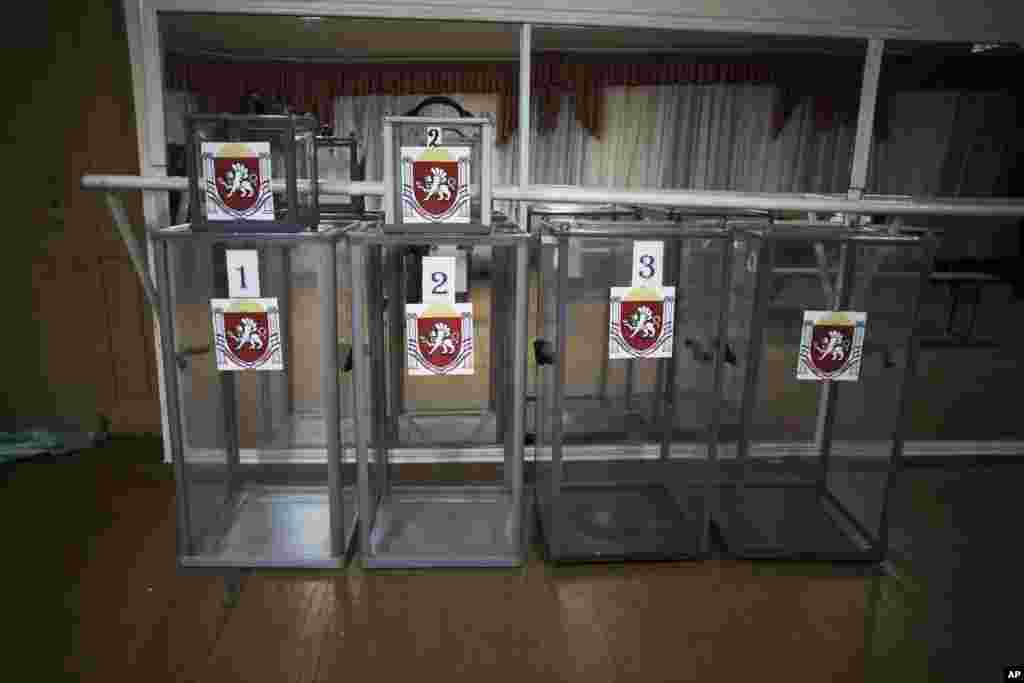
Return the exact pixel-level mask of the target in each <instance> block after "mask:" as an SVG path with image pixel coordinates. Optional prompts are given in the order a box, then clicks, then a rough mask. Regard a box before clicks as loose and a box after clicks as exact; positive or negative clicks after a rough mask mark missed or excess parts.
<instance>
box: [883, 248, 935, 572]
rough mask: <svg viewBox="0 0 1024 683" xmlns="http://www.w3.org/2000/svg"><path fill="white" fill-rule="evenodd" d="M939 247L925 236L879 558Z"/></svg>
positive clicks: (885, 546)
mask: <svg viewBox="0 0 1024 683" xmlns="http://www.w3.org/2000/svg"><path fill="white" fill-rule="evenodd" d="M937 246H938V241H937V240H936V239H935V237H934V236H933V235H926V236H925V247H924V248H925V254H924V258H923V259H922V262H921V270H920V273H921V275H920V279H919V280H918V285H917V292H915V294H914V303H913V306H912V308H911V311H912V313H911V318H910V339H909V340H908V341H907V354H906V359H905V361H906V362H905V365H904V368H903V377H902V379H901V381H900V388H899V403H898V405H899V407H898V409H897V411H898V412H897V417H896V425H895V427H894V428H893V435H892V451H891V455H890V457H889V471H888V476H887V477H886V481H885V492H884V493H883V494H882V514H881V515H880V517H879V525H880V528H879V530H878V547H877V549H876V550H877V552H878V557H877V559H878V560H882V559H884V555H885V553H886V551H887V550H888V548H889V500H890V497H891V495H892V490H893V488H894V479H895V478H896V476H898V473H899V472H900V471H901V470H902V467H903V431H904V428H905V427H904V425H905V423H906V420H907V411H908V410H909V408H910V396H911V389H912V387H911V383H912V381H913V379H914V375H915V373H916V372H917V356H918V352H919V350H920V335H919V333H918V325H919V322H920V318H921V302H922V300H923V299H924V292H925V290H926V289H927V287H928V281H929V278H930V277H931V273H932V268H933V267H934V263H935V251H936V248H937Z"/></svg>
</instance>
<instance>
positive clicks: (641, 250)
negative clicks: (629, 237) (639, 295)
mask: <svg viewBox="0 0 1024 683" xmlns="http://www.w3.org/2000/svg"><path fill="white" fill-rule="evenodd" d="M664 253H665V243H664V242H634V243H633V283H632V284H633V286H634V287H661V285H662V280H663V277H662V274H661V263H662V257H663V256H664Z"/></svg>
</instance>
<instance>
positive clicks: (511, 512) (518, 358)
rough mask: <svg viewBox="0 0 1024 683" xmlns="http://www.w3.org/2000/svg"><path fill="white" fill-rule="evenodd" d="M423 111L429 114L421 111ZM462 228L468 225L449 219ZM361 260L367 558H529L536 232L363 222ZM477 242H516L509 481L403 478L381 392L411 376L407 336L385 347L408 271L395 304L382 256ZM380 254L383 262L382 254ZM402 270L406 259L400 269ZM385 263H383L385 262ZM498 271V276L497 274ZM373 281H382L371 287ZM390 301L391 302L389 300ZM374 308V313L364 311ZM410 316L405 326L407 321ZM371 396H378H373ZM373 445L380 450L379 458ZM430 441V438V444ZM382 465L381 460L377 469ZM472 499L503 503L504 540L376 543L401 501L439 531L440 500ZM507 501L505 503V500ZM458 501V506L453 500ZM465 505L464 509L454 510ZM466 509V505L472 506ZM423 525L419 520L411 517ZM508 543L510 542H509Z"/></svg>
mask: <svg viewBox="0 0 1024 683" xmlns="http://www.w3.org/2000/svg"><path fill="white" fill-rule="evenodd" d="M417 121H420V119H417ZM448 227H449V228H457V227H459V226H448ZM346 237H347V239H348V245H349V253H350V258H351V261H352V263H351V268H352V271H351V272H352V339H353V349H354V355H353V366H354V370H355V374H354V377H353V381H354V393H355V397H356V410H355V414H354V417H355V450H356V461H357V468H358V474H357V481H358V499H359V506H360V520H361V524H360V534H359V544H360V550H361V559H362V564H363V566H364V567H367V568H409V567H445V566H484V567H514V566H519V565H520V564H522V563H523V562H524V561H525V558H526V551H527V546H528V543H527V539H526V533H527V529H528V526H529V525H528V524H526V522H525V519H524V517H525V513H526V506H525V503H524V501H525V482H524V475H523V462H524V458H523V455H524V433H525V424H524V423H525V401H524V393H525V382H526V353H527V346H526V341H527V339H526V331H527V330H526V313H527V259H528V257H529V243H530V240H531V236H530V235H529V234H527V233H525V232H521V231H519V230H518V229H517V228H516V227H515V226H513V225H508V224H505V225H498V226H494V227H493V228H491V231H490V232H489V233H487V234H464V233H457V232H437V233H432V234H426V233H418V232H417V233H401V232H397V231H395V230H386V229H385V228H384V226H380V225H370V224H363V225H361V226H360V227H359V228H358V229H354V230H351V231H349V232H348V233H347V235H346ZM439 244H470V245H474V246H475V245H487V246H491V247H496V248H507V249H509V250H514V252H515V256H514V261H515V276H514V282H515V297H514V304H513V306H514V310H513V312H512V315H511V321H512V329H513V335H512V337H513V340H512V348H511V360H512V371H511V372H510V373H509V380H510V381H508V380H507V381H506V386H504V387H497V390H498V391H499V392H501V391H504V392H505V393H506V398H505V400H504V402H503V406H504V412H505V413H506V420H507V422H506V424H507V425H508V427H507V429H506V430H505V433H504V435H503V438H502V439H499V440H500V441H501V442H502V448H503V451H504V468H505V469H504V475H505V476H504V481H503V482H501V483H499V484H474V483H470V482H464V483H463V484H459V485H440V484H437V483H434V484H432V485H430V484H423V485H419V484H408V485H400V484H393V483H392V482H391V480H390V472H389V467H390V464H389V451H390V450H391V448H392V447H393V446H394V445H395V444H396V442H397V438H396V437H397V433H396V432H395V431H394V421H393V418H394V413H393V412H392V411H394V410H396V409H400V408H401V405H400V403H396V402H395V400H394V398H393V395H394V394H393V393H392V394H391V396H388V397H384V396H381V392H380V390H379V388H383V387H385V386H389V387H392V386H393V385H394V384H395V383H397V382H400V381H401V380H402V372H403V370H404V360H405V353H404V337H403V339H402V343H401V346H400V347H399V351H400V353H391V354H384V353H383V349H382V348H381V346H382V344H381V341H382V340H383V337H384V332H383V321H384V317H385V315H387V317H388V319H389V320H390V319H391V318H393V317H394V310H395V309H398V312H399V313H400V314H404V304H405V297H404V293H403V292H402V288H401V283H402V278H401V277H392V278H391V287H393V288H394V289H391V291H390V292H389V296H388V298H387V302H386V304H385V301H384V297H383V292H382V291H381V290H380V289H377V288H376V287H377V286H378V285H379V283H380V280H381V278H380V277H379V271H377V269H376V268H375V265H379V263H380V254H381V252H382V251H383V250H384V249H390V250H394V249H396V248H400V247H402V246H408V245H428V246H432V245H439ZM375 262H376V263H375ZM395 270H398V269H395ZM375 271H377V272H375ZM497 282H498V280H496V281H495V284H497ZM371 287H373V288H374V289H373V291H371ZM385 307H387V308H388V309H389V310H387V311H385V310H383V309H384V308H385ZM364 313H365V314H366V315H365V318H364ZM402 330H404V326H400V327H399V331H402ZM371 400H372V401H373V404H372V405H371ZM371 447H372V448H373V449H374V450H375V451H376V457H375V462H374V463H371V461H370V450H371ZM428 448H429V446H428ZM371 465H372V469H371ZM458 503H471V504H473V506H472V507H470V508H468V511H469V512H470V514H471V515H474V514H475V515H480V516H481V517H482V516H483V515H485V514H487V511H488V510H497V513H496V514H497V515H498V517H499V518H498V519H497V520H491V528H494V527H496V526H497V525H498V524H504V525H505V529H504V549H503V550H501V549H499V550H498V551H497V552H495V551H494V549H493V548H492V549H491V550H488V551H474V550H469V549H467V548H466V547H462V548H459V547H458V546H459V542H460V541H464V540H465V539H460V538H457V537H448V538H447V539H445V540H444V542H442V544H441V545H442V546H443V547H441V548H438V547H437V546H433V547H428V545H429V544H428V543H426V542H425V541H422V540H420V541H417V540H416V539H411V540H410V539H409V538H405V539H398V540H395V541H394V546H393V547H396V546H397V547H399V548H400V549H399V550H394V551H390V552H389V551H387V550H384V551H382V552H375V550H374V549H375V544H376V543H377V542H378V541H381V540H382V538H383V535H384V534H386V533H387V532H386V531H382V529H388V528H389V527H388V524H389V521H390V519H391V518H392V516H395V515H399V514H400V513H398V512H397V510H398V508H399V507H400V506H402V505H405V504H413V505H416V506H419V508H418V511H417V515H418V517H417V520H415V521H416V522H420V523H422V524H423V525H424V527H423V528H422V530H423V531H424V533H425V529H426V528H427V527H429V528H430V530H431V531H432V532H433V533H434V534H435V536H434V538H437V537H438V536H437V535H440V536H442V537H443V535H444V534H445V532H446V527H450V523H448V522H446V521H445V519H440V520H438V519H433V520H431V519H430V515H431V514H435V513H434V511H437V510H440V509H442V508H441V507H440V506H447V505H450V504H458ZM502 508H504V509H502ZM449 509H451V508H449ZM452 514H456V515H458V514H459V513H452ZM462 518H465V512H463V513H462ZM412 526H414V523H413V522H410V527H412ZM499 545H500V543H499Z"/></svg>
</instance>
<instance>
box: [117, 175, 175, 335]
mask: <svg viewBox="0 0 1024 683" xmlns="http://www.w3.org/2000/svg"><path fill="white" fill-rule="evenodd" d="M103 198H104V199H106V201H107V208H108V209H109V210H110V215H111V217H112V218H113V219H114V225H115V226H117V231H118V233H120V235H121V241H122V242H124V246H125V248H126V249H127V250H128V257H129V258H130V259H131V261H132V266H134V267H135V273H136V274H137V275H138V276H139V280H140V281H141V282H142V291H143V293H144V294H145V295H146V301H148V302H149V305H150V307H151V308H152V309H153V315H155V316H157V317H159V316H160V305H159V300H158V297H157V293H156V287H154V286H153V281H152V280H150V278H149V272H148V271H147V270H146V260H145V258H143V256H142V249H141V248H140V247H139V242H138V240H136V239H135V233H134V232H132V226H131V222H130V221H129V220H128V211H127V209H125V207H124V202H122V201H121V198H120V197H118V196H117V195H116V194H114V193H113V192H106V193H104V195H103ZM165 286H166V285H165Z"/></svg>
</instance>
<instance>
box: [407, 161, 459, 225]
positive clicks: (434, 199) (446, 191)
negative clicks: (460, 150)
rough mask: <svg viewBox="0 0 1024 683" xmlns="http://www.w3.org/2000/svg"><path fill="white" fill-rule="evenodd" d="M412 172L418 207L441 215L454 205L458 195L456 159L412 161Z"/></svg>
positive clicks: (457, 166) (432, 213) (434, 214)
mask: <svg viewBox="0 0 1024 683" xmlns="http://www.w3.org/2000/svg"><path fill="white" fill-rule="evenodd" d="M412 174H413V188H414V192H415V195H416V202H417V203H418V204H419V205H420V208H422V209H423V210H424V211H426V212H427V213H429V214H431V215H433V216H441V215H443V214H444V213H445V212H446V211H448V210H449V209H451V208H452V206H454V204H455V200H456V199H457V198H458V195H459V164H458V162H457V161H414V162H413V164H412Z"/></svg>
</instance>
